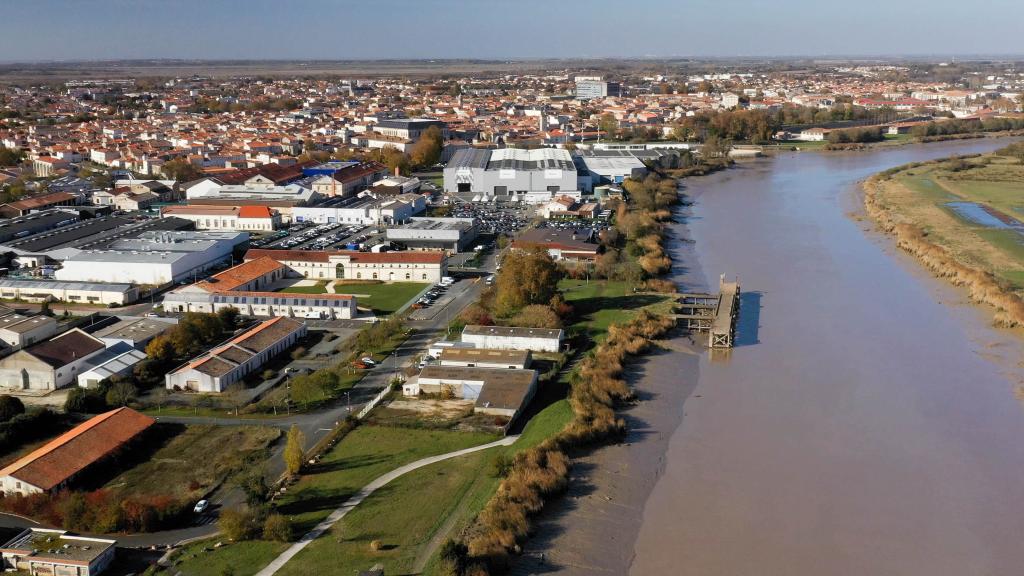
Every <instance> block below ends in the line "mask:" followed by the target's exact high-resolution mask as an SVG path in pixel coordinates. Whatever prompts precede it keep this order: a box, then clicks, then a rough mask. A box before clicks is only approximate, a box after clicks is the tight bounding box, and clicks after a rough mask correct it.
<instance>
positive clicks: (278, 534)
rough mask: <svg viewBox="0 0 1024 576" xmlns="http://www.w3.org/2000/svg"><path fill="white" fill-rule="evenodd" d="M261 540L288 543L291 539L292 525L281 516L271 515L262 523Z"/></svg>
mask: <svg viewBox="0 0 1024 576" xmlns="http://www.w3.org/2000/svg"><path fill="white" fill-rule="evenodd" d="M263 539H264V540H272V541H274V542H290V541H291V539H292V525H291V522H289V521H288V519H287V518H285V517H284V516H283V515H281V514H271V515H269V516H267V519H266V520H265V521H264V522H263Z"/></svg>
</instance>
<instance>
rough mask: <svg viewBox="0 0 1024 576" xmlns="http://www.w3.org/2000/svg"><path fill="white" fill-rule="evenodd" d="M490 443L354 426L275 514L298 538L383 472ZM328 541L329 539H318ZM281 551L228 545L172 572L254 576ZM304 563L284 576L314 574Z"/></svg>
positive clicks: (460, 435) (461, 435)
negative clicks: (225, 569) (226, 570)
mask: <svg viewBox="0 0 1024 576" xmlns="http://www.w3.org/2000/svg"><path fill="white" fill-rule="evenodd" d="M496 439H497V438H496V437H495V436H493V435H490V434H479V433H473V432H450V431H438V430H417V429H407V428H387V427H381V426H371V425H364V426H360V427H359V428H356V429H355V430H353V431H352V432H351V433H349V435H348V436H346V437H345V438H344V439H343V440H342V441H341V442H340V443H339V444H338V445H337V446H335V448H334V449H333V450H331V451H330V452H328V453H327V454H325V455H324V457H323V458H322V459H321V460H320V462H319V463H317V464H316V465H315V466H312V467H311V468H310V470H309V471H308V472H307V473H306V474H303V476H302V478H301V479H300V480H299V482H298V483H296V484H295V485H294V486H291V487H290V488H289V490H288V492H287V493H286V495H285V496H284V497H283V498H281V499H280V500H279V501H278V504H277V511H279V512H280V513H282V514H284V515H286V516H287V517H288V518H289V519H291V520H292V522H293V524H294V526H295V530H296V534H299V535H301V534H304V533H306V532H308V531H309V530H310V529H311V528H312V527H313V526H315V525H316V524H317V523H318V522H319V521H321V520H323V519H324V518H326V517H327V515H328V514H330V513H331V512H332V511H333V510H334V509H335V508H337V507H339V506H341V504H342V503H343V502H344V501H345V500H347V499H348V498H349V497H350V496H352V494H354V493H355V492H356V491H357V490H359V489H360V488H362V487H363V486H365V485H366V484H369V483H370V481H371V480H373V479H374V478H377V477H378V476H381V475H382V474H384V473H386V472H389V471H391V470H394V469H395V468H398V467H400V466H402V465H405V464H408V463H409V462H413V461H415V460H419V459H421V458H426V457H427V456H433V455H435V454H443V453H445V452H451V451H454V450H460V449H462V448H468V447H470V446H477V445H479V444H484V443H487V442H491V441H494V440H496ZM388 493H390V492H388ZM364 505H365V503H364ZM426 515H427V513H426V512H423V511H421V510H416V509H403V514H401V515H399V516H401V518H402V520H403V521H409V522H411V521H413V517H420V518H419V519H418V520H417V521H424V518H423V517H425V516H426ZM331 538H332V537H331V535H329V534H328V535H324V536H322V537H321V539H331ZM331 542H333V540H331ZM206 545H207V546H208V545H209V543H208V542H207V543H206ZM200 549H201V547H200ZM282 549H283V546H282V545H281V544H279V543H276V542H264V541H257V542H246V543H244V544H243V545H229V546H226V547H224V548H220V549H217V550H212V551H210V552H206V553H201V554H198V555H196V556H195V557H194V558H192V559H189V560H184V561H183V562H182V563H181V564H179V565H177V566H175V570H176V571H180V572H181V573H183V574H196V575H198V576H206V575H207V574H210V575H217V574H220V572H216V571H211V570H212V568H211V566H225V565H232V566H233V567H234V569H235V574H236V575H237V576H244V575H247V574H254V573H256V572H257V571H258V570H259V569H260V568H262V567H263V566H265V565H266V563H267V562H269V561H270V559H272V558H273V557H274V556H275V555H276V554H277V553H279V552H280V551H281V550H282ZM257 561H259V562H262V563H257ZM335 561H337V559H335ZM305 562H306V561H305V560H302V556H298V557H296V558H294V559H293V560H292V562H291V563H289V564H288V568H287V570H299V572H289V573H305V574H311V573H317V572H316V571H315V570H314V571H312V572H310V571H306V572H302V571H301V570H302V567H303V566H304V565H306V564H305ZM310 562H312V563H315V562H316V560H315V559H311V560H310ZM296 563H298V564H296ZM333 573H340V572H333Z"/></svg>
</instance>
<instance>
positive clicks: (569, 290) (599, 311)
mask: <svg viewBox="0 0 1024 576" xmlns="http://www.w3.org/2000/svg"><path fill="white" fill-rule="evenodd" d="M558 288H559V289H560V290H561V291H562V294H563V295H564V296H565V300H566V302H568V303H569V304H571V305H572V306H573V307H574V308H575V314H576V322H575V323H574V324H573V325H572V328H573V329H574V330H579V331H581V332H584V333H586V334H587V335H588V336H589V337H590V338H591V339H593V340H594V341H595V342H596V341H600V340H601V339H602V338H603V337H604V335H605V334H606V333H607V332H608V327H609V326H611V325H612V324H613V323H616V322H628V321H629V320H630V319H631V318H632V317H633V315H635V314H636V313H637V311H638V310H639V309H641V308H643V307H645V306H652V305H655V304H658V303H659V302H663V301H665V298H663V297H660V296H654V295H651V294H633V293H631V292H630V290H629V287H628V286H627V285H626V283H625V282H618V281H614V280H591V281H590V282H587V281H586V280H562V281H561V282H559V283H558Z"/></svg>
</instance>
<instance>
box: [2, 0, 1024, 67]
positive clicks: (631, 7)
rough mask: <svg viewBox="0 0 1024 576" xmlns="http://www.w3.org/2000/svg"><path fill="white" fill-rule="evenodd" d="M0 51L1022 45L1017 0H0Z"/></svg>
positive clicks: (707, 51) (286, 52) (552, 51)
mask: <svg viewBox="0 0 1024 576" xmlns="http://www.w3.org/2000/svg"><path fill="white" fill-rule="evenodd" d="M3 4H4V7H3V14H4V17H3V20H2V22H3V32H2V34H0V60H2V61H31V60H88V59H120V58H199V59H202V58H207V59H235V58H255V59H303V58H310V59H313V58H317V59H345V58H353V59H367V58H369V59H372V58H542V57H609V56H610V57H616V56H617V57H644V56H654V57H659V56H726V57H727V56H750V55H761V56H772V55H810V56H820V55H837V54H842V55H879V54H887V55H929V54H941V55H948V54H1021V53H1024V0H980V1H979V0H974V1H972V2H965V1H963V0H956V1H953V0H858V1H839V0H6V1H4V2H3Z"/></svg>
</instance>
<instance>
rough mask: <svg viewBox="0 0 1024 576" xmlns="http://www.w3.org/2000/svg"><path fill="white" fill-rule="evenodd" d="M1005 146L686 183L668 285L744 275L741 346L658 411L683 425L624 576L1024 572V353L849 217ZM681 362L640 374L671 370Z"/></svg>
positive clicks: (878, 155)
mask: <svg viewBox="0 0 1024 576" xmlns="http://www.w3.org/2000/svg"><path fill="white" fill-rule="evenodd" d="M1003 144H1004V142H1000V141H998V140H995V141H993V140H979V141H971V142H953V143H942V144H932V145H927V146H913V147H911V146H907V147H900V148H895V149H888V150H879V151H872V152H865V153H852V154H818V153H787V154H783V155H781V156H778V157H775V158H771V159H764V160H758V161H755V162H752V163H747V164H744V165H742V166H741V167H738V168H736V169H732V170H728V171H726V172H721V173H718V174H714V175H711V176H708V177H703V178H694V179H690V180H688V181H687V186H688V189H687V192H688V193H689V194H690V195H691V196H692V198H693V199H694V200H695V205H694V206H693V207H692V210H691V211H692V217H691V218H689V219H688V221H687V222H686V223H685V224H680V225H679V228H678V229H677V233H678V234H679V235H681V236H689V237H691V238H692V239H693V240H695V242H696V244H695V249H685V248H678V247H677V254H682V255H684V257H685V255H686V254H689V255H690V257H691V261H685V260H684V261H681V262H677V263H678V264H679V268H680V269H681V270H683V271H682V272H680V274H679V276H678V278H677V279H678V280H679V281H680V282H681V283H682V284H683V285H684V286H685V287H687V288H708V287H714V286H715V285H717V281H718V275H719V274H721V273H725V274H728V275H729V276H730V277H731V276H733V275H739V278H740V281H741V283H742V287H743V291H744V299H743V301H742V313H741V324H740V333H739V335H738V340H739V344H740V345H739V346H737V347H736V348H735V349H734V350H732V352H731V354H729V355H728V357H724V358H719V357H717V356H716V357H711V356H709V355H707V354H705V355H703V356H702V357H701V359H700V361H699V364H700V366H699V377H698V378H697V381H696V385H695V386H693V389H692V392H690V394H689V396H688V397H687V398H686V399H685V401H684V402H682V403H681V404H678V405H673V406H667V405H665V406H662V407H661V409H664V410H669V411H672V410H675V411H679V412H681V413H682V414H681V420H680V421H679V423H678V426H677V427H676V428H675V429H674V432H673V431H669V433H668V434H666V437H667V438H668V439H667V442H666V445H667V449H666V450H667V451H666V454H665V458H664V461H663V466H664V468H663V470H662V472H661V474H660V476H658V477H657V480H656V482H655V483H654V486H653V490H652V491H651V493H650V496H649V497H648V498H647V501H646V504H645V505H644V506H643V512H642V520H641V521H640V525H639V534H638V537H637V539H636V542H635V545H634V547H633V552H634V556H633V559H632V566H631V568H630V573H631V574H635V575H637V576H640V575H643V576H648V575H652V574H657V575H662V574H665V575H669V574H683V575H691V574H692V575H700V576H717V575H721V576H747V575H750V576H754V575H757V576H774V575H779V576H782V575H785V576H793V575H829V576H844V575H857V576H863V575H867V574H870V575H872V576H884V575H893V576H896V575H899V576H908V575H922V576H925V575H927V576H939V575H947V574H948V575H956V576H970V575H1004V574H1022V573H1024V410H1022V406H1021V404H1020V403H1019V402H1018V401H1017V400H1016V399H1015V396H1014V390H1015V388H1016V387H1017V386H1018V385H1019V384H1020V383H1021V382H1024V369H1022V368H1021V367H1020V366H1018V365H1017V363H1018V362H1019V361H1020V360H1021V359H1022V358H1021V357H1020V351H1021V347H1020V344H1019V342H1018V341H1016V340H1014V339H1013V337H1012V336H1011V335H1008V334H1006V333H1004V332H1000V331H998V330H995V329H993V328H990V326H989V317H988V315H987V314H988V313H987V312H985V311H982V310H979V309H976V308H974V307H971V306H968V305H966V303H965V296H964V295H963V294H962V293H960V292H959V291H957V290H955V289H953V288H950V287H948V286H946V285H944V284H942V283H941V282H939V281H937V280H935V279H933V278H931V277H930V276H929V275H927V274H926V273H924V272H923V270H922V269H921V268H920V267H919V266H918V265H917V264H916V263H915V262H914V261H913V260H911V259H910V258H909V257H907V256H905V255H903V254H902V253H900V252H898V251H897V250H896V249H895V248H893V246H892V243H891V241H890V240H889V239H887V238H884V237H881V236H879V235H878V234H876V233H875V232H873V231H871V230H870V226H869V224H868V223H867V222H865V221H860V220H858V219H857V218H856V217H851V215H854V213H856V212H858V211H859V198H858V192H857V182H858V180H860V179H862V178H865V177H867V176H869V175H871V174H873V173H875V172H879V171H881V170H884V169H886V168H889V167H892V166H896V165H899V164H904V163H907V162H912V161H920V160H927V159H931V158H938V157H943V156H948V155H951V154H955V153H971V152H982V151H986V150H991V149H993V148H995V147H998V146H1001V145H1003ZM694 257H695V258H696V261H695V262H694V261H692V258H694ZM674 356H675V355H673V354H665V355H661V356H658V357H656V358H654V359H652V360H651V361H650V362H649V363H648V364H647V365H646V366H645V368H644V370H645V378H648V379H649V378H654V379H664V380H667V381H672V380H678V379H680V378H682V376H681V375H680V372H679V368H678V366H677V365H676V364H675V362H676V359H674ZM680 385H683V383H680ZM690 385H692V384H690ZM654 402H657V400H654Z"/></svg>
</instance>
